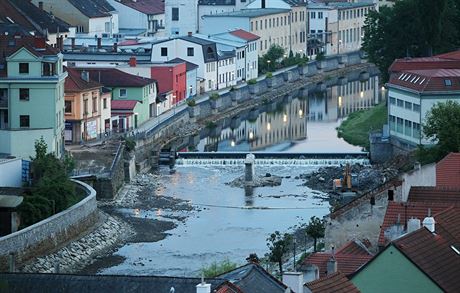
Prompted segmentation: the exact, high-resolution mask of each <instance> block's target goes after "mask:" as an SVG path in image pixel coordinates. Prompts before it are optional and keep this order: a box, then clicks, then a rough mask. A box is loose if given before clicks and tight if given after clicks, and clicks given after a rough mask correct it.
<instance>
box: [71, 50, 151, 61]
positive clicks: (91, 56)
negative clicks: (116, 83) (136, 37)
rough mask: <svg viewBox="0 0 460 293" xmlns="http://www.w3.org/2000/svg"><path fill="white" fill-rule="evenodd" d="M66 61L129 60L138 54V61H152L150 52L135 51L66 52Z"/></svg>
mask: <svg viewBox="0 0 460 293" xmlns="http://www.w3.org/2000/svg"><path fill="white" fill-rule="evenodd" d="M63 54H64V60H65V61H106V62H110V61H113V62H128V61H129V58H131V57H132V56H136V59H137V62H138V63H145V62H150V59H151V56H150V53H147V54H133V53H120V52H118V53H102V52H92V53H88V52H85V53H81V52H70V51H69V52H64V53H63Z"/></svg>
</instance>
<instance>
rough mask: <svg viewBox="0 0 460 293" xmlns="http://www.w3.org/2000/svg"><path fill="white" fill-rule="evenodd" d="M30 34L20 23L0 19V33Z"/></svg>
mask: <svg viewBox="0 0 460 293" xmlns="http://www.w3.org/2000/svg"><path fill="white" fill-rule="evenodd" d="M5 34H9V35H15V34H19V35H26V36H28V35H30V33H29V32H28V31H27V30H26V29H25V28H24V27H23V26H21V25H19V24H17V23H2V22H1V21H0V35H5Z"/></svg>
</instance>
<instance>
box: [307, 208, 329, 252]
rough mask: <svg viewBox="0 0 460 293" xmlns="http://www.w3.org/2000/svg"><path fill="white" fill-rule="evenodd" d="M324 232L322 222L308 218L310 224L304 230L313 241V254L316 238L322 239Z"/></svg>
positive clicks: (315, 218) (314, 217)
mask: <svg viewBox="0 0 460 293" xmlns="http://www.w3.org/2000/svg"><path fill="white" fill-rule="evenodd" d="M324 230H325V227H324V220H322V219H320V218H318V217H316V216H313V217H311V218H310V222H309V223H308V225H307V227H306V228H305V232H306V233H307V235H308V236H310V237H311V238H313V240H314V244H313V249H314V251H315V252H316V242H317V240H318V238H323V237H324Z"/></svg>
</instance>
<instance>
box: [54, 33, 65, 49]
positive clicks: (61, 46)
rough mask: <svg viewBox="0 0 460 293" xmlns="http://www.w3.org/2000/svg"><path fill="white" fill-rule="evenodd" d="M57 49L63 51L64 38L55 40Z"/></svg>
mask: <svg viewBox="0 0 460 293" xmlns="http://www.w3.org/2000/svg"><path fill="white" fill-rule="evenodd" d="M56 42H57V47H58V49H59V51H61V52H62V51H64V36H60V37H59V38H58V39H57V40H56Z"/></svg>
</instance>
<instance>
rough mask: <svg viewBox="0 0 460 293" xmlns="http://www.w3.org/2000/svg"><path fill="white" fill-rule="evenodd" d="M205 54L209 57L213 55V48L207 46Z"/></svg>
mask: <svg viewBox="0 0 460 293" xmlns="http://www.w3.org/2000/svg"><path fill="white" fill-rule="evenodd" d="M206 55H207V57H208V58H209V59H211V58H213V57H214V50H213V49H212V48H208V49H207V50H206Z"/></svg>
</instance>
